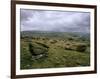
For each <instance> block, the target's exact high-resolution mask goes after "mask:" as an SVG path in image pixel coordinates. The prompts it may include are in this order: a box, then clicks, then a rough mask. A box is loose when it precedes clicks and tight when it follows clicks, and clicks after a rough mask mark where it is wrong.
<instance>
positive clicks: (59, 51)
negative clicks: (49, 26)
mask: <svg viewBox="0 0 100 79" xmlns="http://www.w3.org/2000/svg"><path fill="white" fill-rule="evenodd" d="M20 38H21V39H20V41H21V50H20V51H21V56H20V58H21V61H20V67H21V69H37V68H60V67H82V66H89V65H90V35H89V33H78V32H73V33H71V32H46V31H22V32H21V37H20Z"/></svg>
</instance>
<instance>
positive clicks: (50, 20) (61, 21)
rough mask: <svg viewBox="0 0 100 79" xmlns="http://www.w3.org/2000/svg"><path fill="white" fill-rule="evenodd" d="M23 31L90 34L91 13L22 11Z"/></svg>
mask: <svg viewBox="0 0 100 79" xmlns="http://www.w3.org/2000/svg"><path fill="white" fill-rule="evenodd" d="M20 18H21V31H25V30H37V31H59V32H89V31H90V13H86V12H69V11H66V12H62V11H43V10H25V9H21V15H20Z"/></svg>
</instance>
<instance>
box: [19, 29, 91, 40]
mask: <svg viewBox="0 0 100 79" xmlns="http://www.w3.org/2000/svg"><path fill="white" fill-rule="evenodd" d="M21 37H47V38H63V39H67V38H74V39H77V38H80V39H86V40H89V39H90V34H89V33H82V32H52V31H22V32H21Z"/></svg>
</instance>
